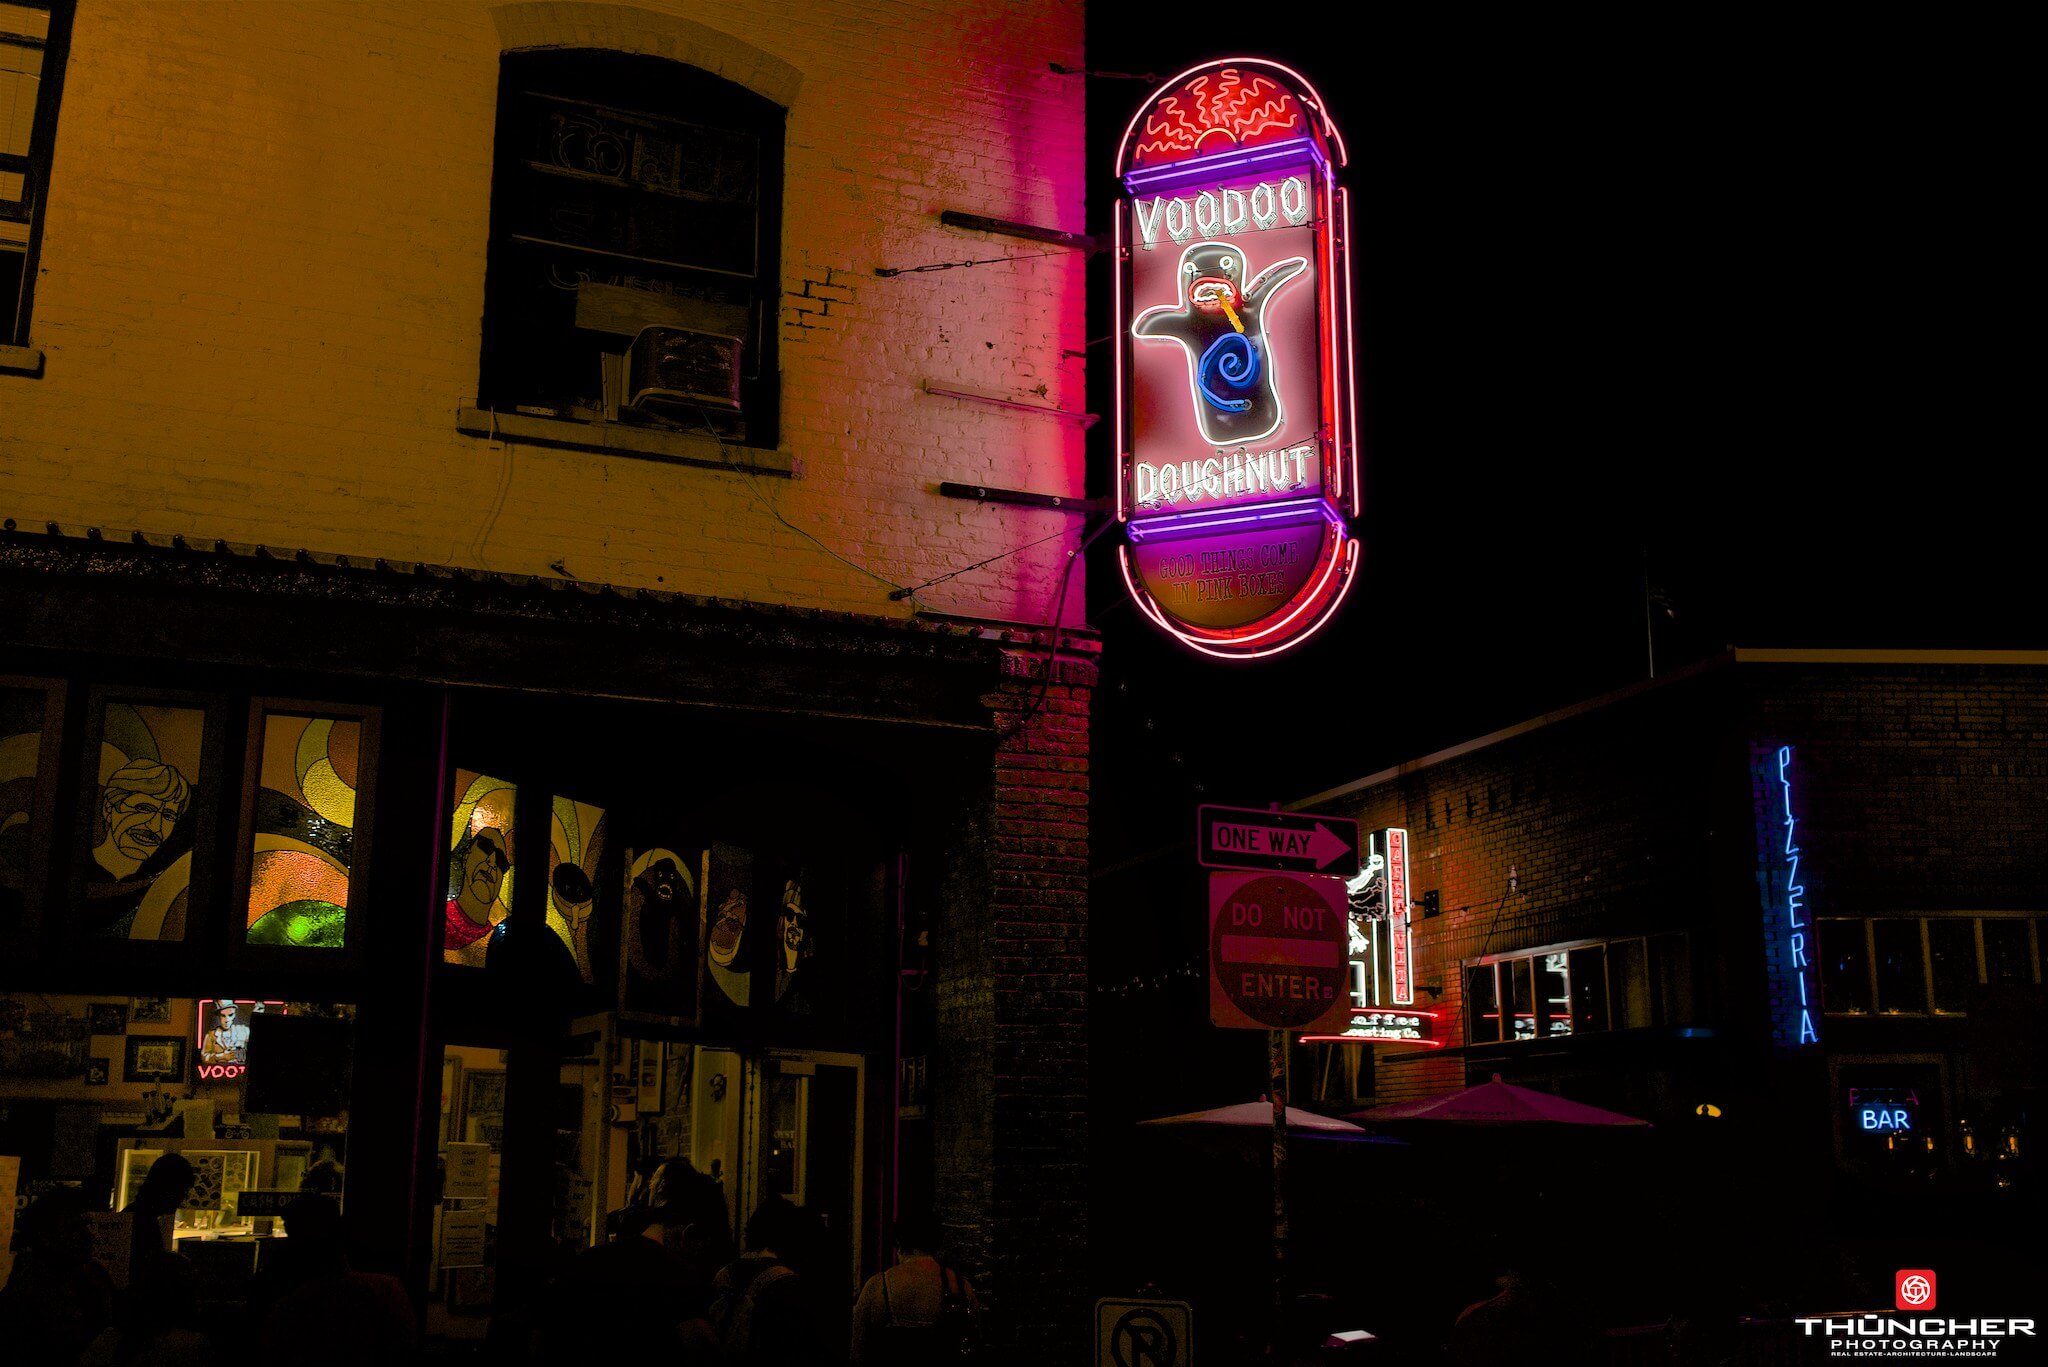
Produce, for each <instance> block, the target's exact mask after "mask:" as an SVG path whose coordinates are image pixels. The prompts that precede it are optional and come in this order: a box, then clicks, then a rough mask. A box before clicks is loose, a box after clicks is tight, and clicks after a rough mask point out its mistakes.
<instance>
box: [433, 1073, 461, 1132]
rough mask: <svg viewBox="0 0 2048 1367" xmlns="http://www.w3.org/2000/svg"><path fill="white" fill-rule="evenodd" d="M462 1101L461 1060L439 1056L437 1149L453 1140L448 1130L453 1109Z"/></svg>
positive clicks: (453, 1118)
mask: <svg viewBox="0 0 2048 1367" xmlns="http://www.w3.org/2000/svg"><path fill="white" fill-rule="evenodd" d="M461 1101H462V1060H461V1059H460V1058H458V1057H456V1056H455V1055H454V1054H443V1055H441V1127H440V1131H439V1135H438V1140H439V1142H438V1144H437V1145H436V1147H437V1148H440V1149H446V1148H447V1147H448V1141H449V1140H450V1139H452V1138H454V1135H452V1134H451V1133H450V1130H451V1129H452V1128H453V1126H454V1122H455V1108H456V1107H457V1105H459V1104H460V1103H461Z"/></svg>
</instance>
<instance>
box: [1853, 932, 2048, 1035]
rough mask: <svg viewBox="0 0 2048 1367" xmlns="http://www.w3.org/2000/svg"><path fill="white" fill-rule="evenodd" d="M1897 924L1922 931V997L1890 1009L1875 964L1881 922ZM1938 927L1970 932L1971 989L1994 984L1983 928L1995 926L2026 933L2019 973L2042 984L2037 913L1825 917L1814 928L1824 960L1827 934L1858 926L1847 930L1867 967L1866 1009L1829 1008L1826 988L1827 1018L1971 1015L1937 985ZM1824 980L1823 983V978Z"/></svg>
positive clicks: (2030, 981) (2046, 947) (2022, 978)
mask: <svg viewBox="0 0 2048 1367" xmlns="http://www.w3.org/2000/svg"><path fill="white" fill-rule="evenodd" d="M1897 921H1904V922H1909V923H1912V924H1914V925H1916V926H1917V927H1918V931H1919V936H1918V939H1919V959H1920V964H1919V973H1918V977H1919V979H1920V983H1921V988H1920V992H1919V994H1918V995H1919V998H1920V1002H1919V1005H1917V1006H1911V1007H1906V1008H1903V1009H1901V1008H1898V1007H1887V1006H1886V1004H1885V1001H1884V999H1883V994H1882V992H1881V990H1880V989H1881V983H1880V980H1879V976H1878V974H1879V965H1878V962H1877V959H1878V954H1877V926H1878V923H1879V922H1897ZM1937 923H1942V924H1961V925H1967V926H1969V927H1970V928H1971V936H1970V939H1971V942H1972V948H1973V950H1974V963H1973V964H1972V968H1973V969H1974V973H1973V975H1972V978H1971V985H1973V986H1982V985H1984V984H1986V983H1989V982H1991V981H1993V979H1992V977H1991V953H1990V950H1989V947H1988V946H1987V945H1986V944H1985V937H1984V928H1985V926H1987V925H1991V924H2011V925H2016V926H2018V927H2020V928H2021V929H2023V930H2024V931H2025V932H2026V949H2025V953H2026V958H2025V960H2024V962H2022V963H2021V964H2020V968H2021V973H2020V975H2019V981H2020V982H2021V983H2023V984H2028V985H2039V984H2040V983H2041V982H2042V978H2043V972H2042V970H2043V963H2042V960H2043V957H2044V952H2048V944H2043V943H2041V942H2040V941H2041V939H2042V937H2041V935H2040V932H2039V930H2038V926H2039V925H2040V924H2042V921H2041V917H2040V913H2038V912H2032V911H2016V912H1980V911H1936V912H1925V911H1920V912H1916V911H1897V912H1885V913H1880V914H1875V915H1870V916H1829V917H1821V918H1818V919H1817V921H1816V925H1815V929H1816V930H1817V931H1818V932H1819V933H1818V936H1817V949H1818V953H1819V956H1821V957H1823V958H1824V957H1825V956H1826V955H1827V954H1828V953H1829V949H1828V937H1829V935H1831V934H1835V935H1839V934H1841V933H1843V931H1844V930H1845V929H1847V928H1850V927H1853V928H1854V929H1853V930H1848V933H1849V934H1851V935H1853V936H1855V937H1856V938H1857V939H1858V940H1859V941H1860V943H1861V945H1862V949H1863V963H1862V965H1861V974H1860V976H1862V977H1863V979H1864V992H1865V997H1864V1001H1865V1003H1866V1004H1865V1006H1864V1007H1863V1009H1860V1010H1853V1011H1849V1010H1841V1009H1837V1008H1834V1007H1830V1006H1828V1005H1827V996H1826V993H1825V990H1823V994H1822V998H1821V1001H1822V1011H1823V1012H1824V1013H1825V1014H1826V1015H1829V1016H1836V1017H1842V1016H1861V1017H1865V1018H1876V1017H1885V1016H1890V1017H1904V1018H1907V1019H1912V1020H1925V1019H1928V1018H1929V1017H1935V1016H1961V1015H1965V1014H1967V1012H1966V1011H1965V1010H1964V1009H1963V1008H1962V1007H1960V1006H1949V1005H1947V1004H1946V1001H1947V997H1946V995H1945V994H1944V993H1942V992H1941V990H1940V988H1939V986H1938V985H1937V983H1936V981H1935V964H1934V953H1933V949H1934V945H1933V935H1932V932H1931V930H1930V927H1931V926H1933V925H1935V924H1937ZM1823 981H1824V982H1825V979H1823Z"/></svg>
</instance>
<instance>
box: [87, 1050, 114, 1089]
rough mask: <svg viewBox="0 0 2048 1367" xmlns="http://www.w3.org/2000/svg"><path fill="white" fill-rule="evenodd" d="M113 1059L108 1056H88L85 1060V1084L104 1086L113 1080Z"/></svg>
mask: <svg viewBox="0 0 2048 1367" xmlns="http://www.w3.org/2000/svg"><path fill="white" fill-rule="evenodd" d="M113 1076H114V1061H113V1060H112V1059H108V1058H97V1057H95V1058H89V1059H87V1060H86V1061H85V1085H86V1086H88V1087H105V1086H107V1085H108V1084H109V1083H110V1082H112V1081H113Z"/></svg>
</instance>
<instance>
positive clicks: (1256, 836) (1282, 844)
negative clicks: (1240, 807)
mask: <svg viewBox="0 0 2048 1367" xmlns="http://www.w3.org/2000/svg"><path fill="white" fill-rule="evenodd" d="M1212 840H1213V842H1214V843H1215V845H1216V847H1217V848H1219V849H1232V850H1243V851H1244V852H1245V853H1247V854H1276V855H1286V856H1289V857H1291V858H1296V859H1303V858H1306V859H1312V860H1314V861H1315V866H1316V867H1317V868H1319V869H1325V868H1328V867H1329V866H1330V865H1331V864H1334V863H1336V862H1337V861H1338V860H1339V859H1342V858H1343V857H1344V856H1345V855H1347V854H1350V853H1351V852H1352V851H1351V842H1350V841H1348V840H1346V839H1345V838H1344V837H1343V836H1341V835H1338V834H1337V833H1336V832H1335V831H1333V830H1331V829H1330V828H1329V827H1328V826H1325V825H1322V824H1321V823H1320V822H1319V823H1317V825H1316V827H1315V829H1314V830H1312V831H1283V830H1281V829H1279V828H1278V827H1276V826H1241V825H1238V824H1237V823H1236V822H1230V821H1219V822H1217V823H1216V828H1215V834H1214V836H1213V837H1212Z"/></svg>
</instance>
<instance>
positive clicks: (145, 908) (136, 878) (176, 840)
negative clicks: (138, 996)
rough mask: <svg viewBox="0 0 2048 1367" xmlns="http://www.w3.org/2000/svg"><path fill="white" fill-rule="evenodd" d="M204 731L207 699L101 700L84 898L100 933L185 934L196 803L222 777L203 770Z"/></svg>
mask: <svg viewBox="0 0 2048 1367" xmlns="http://www.w3.org/2000/svg"><path fill="white" fill-rule="evenodd" d="M205 734H206V712H205V710H204V709H202V708H197V707H169V706H156V705H152V704H147V703H130V702H109V703H106V704H104V706H103V707H102V709H101V713H100V727H99V740H100V744H99V753H98V755H97V757H96V758H97V760H98V765H97V769H96V776H95V779H94V782H95V784H96V787H95V790H94V793H93V797H92V807H91V810H90V812H89V813H88V817H87V845H86V850H87V853H86V855H85V858H84V861H83V862H84V870H83V871H84V875H85V885H84V890H83V894H82V896H81V899H80V908H79V909H80V914H81V915H82V916H83V917H84V919H85V924H86V927H87V929H88V930H90V931H91V932H92V933H93V934H95V935H102V936H110V937H119V938H125V939H130V940H182V939H184V938H185V917H186V912H187V909H188V903H189V902H190V900H191V890H192V861H193V831H194V828H195V827H196V826H197V825H198V824H199V823H198V820H197V817H196V815H195V809H196V808H198V807H199V806H200V805H201V804H202V800H203V799H205V798H207V797H208V796H210V795H209V794H208V793H207V791H206V789H207V788H208V787H209V786H210V785H211V784H212V782H213V781H214V776H213V775H212V774H208V773H204V772H202V765H201V754H202V749H201V747H202V744H203V742H204V739H205ZM91 758H92V757H88V762H91Z"/></svg>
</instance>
